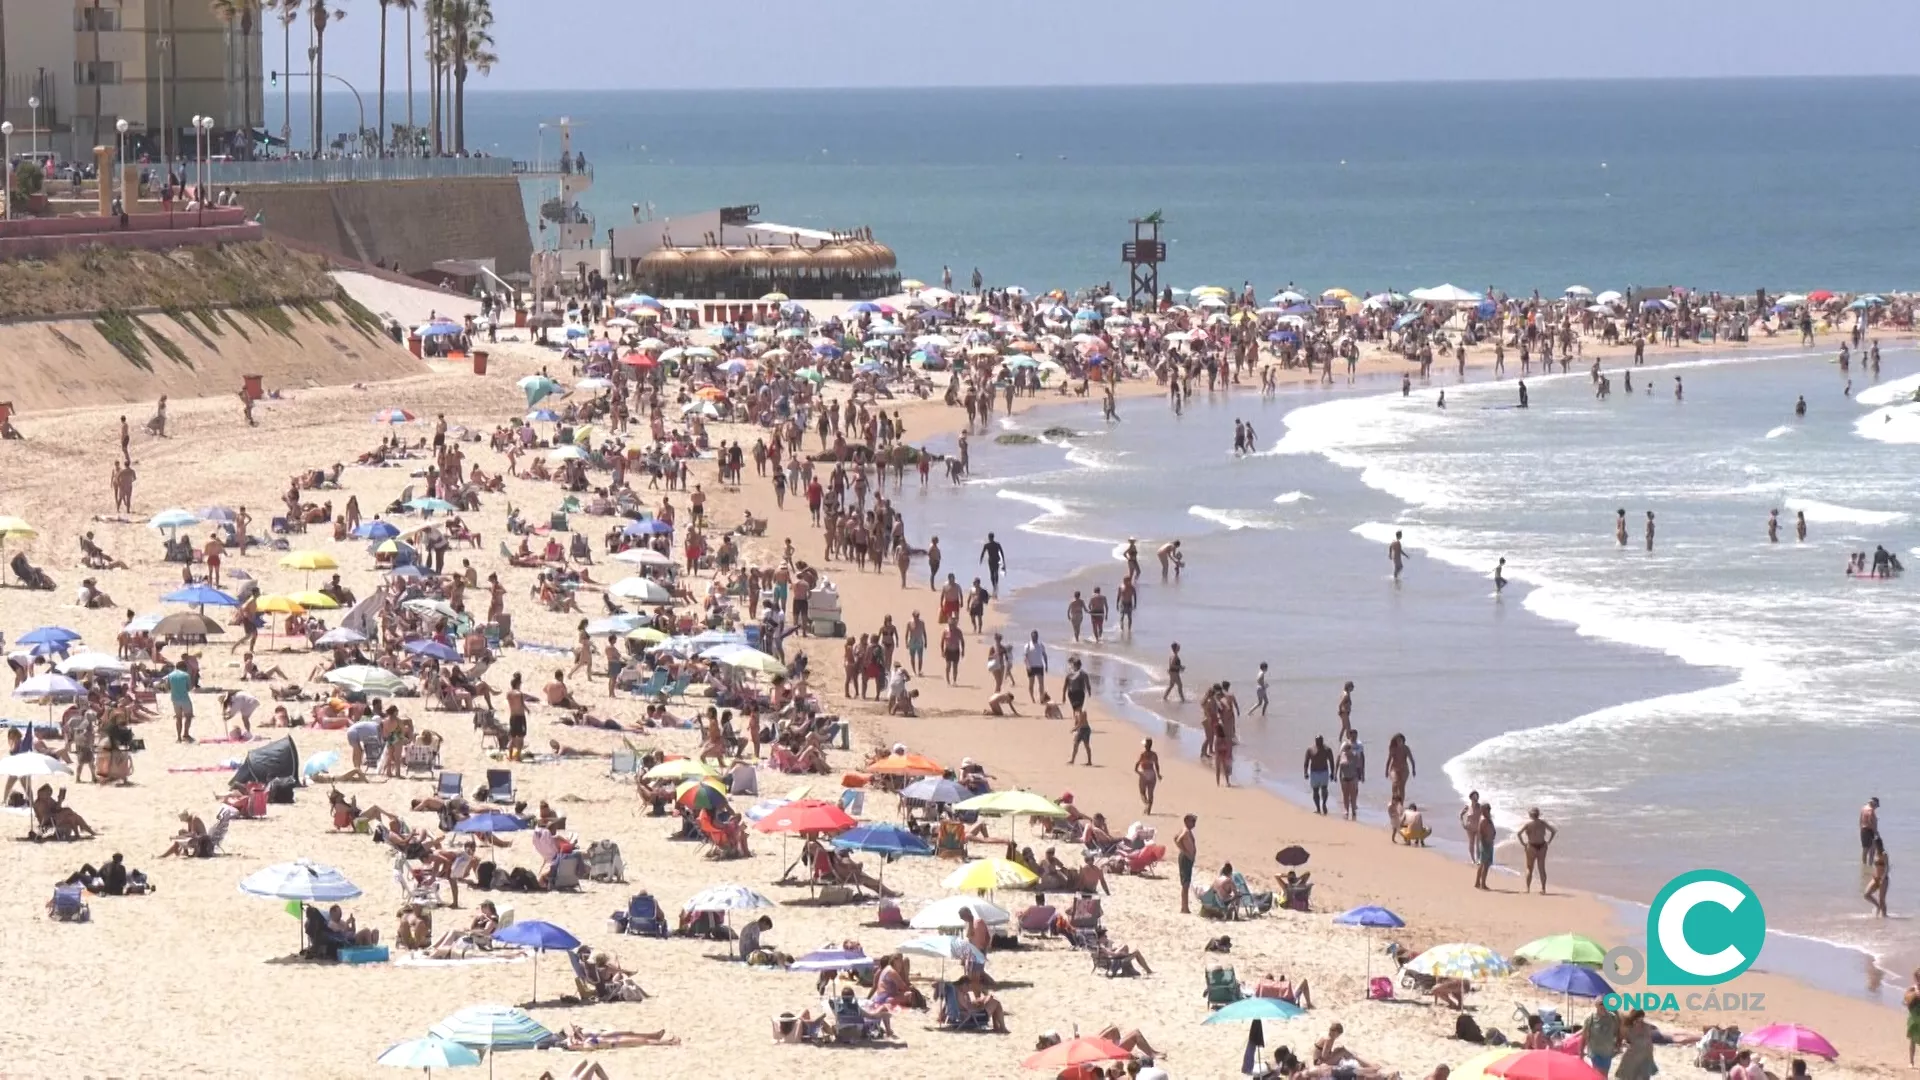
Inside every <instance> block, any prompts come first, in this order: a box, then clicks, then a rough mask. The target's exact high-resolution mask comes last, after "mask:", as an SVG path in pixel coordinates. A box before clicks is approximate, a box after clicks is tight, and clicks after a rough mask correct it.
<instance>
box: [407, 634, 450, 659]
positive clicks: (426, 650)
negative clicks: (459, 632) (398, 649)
mask: <svg viewBox="0 0 1920 1080" xmlns="http://www.w3.org/2000/svg"><path fill="white" fill-rule="evenodd" d="M403 647H404V648H405V649H406V650H407V651H408V652H410V653H412V654H413V655H415V656H427V657H431V658H433V659H435V660H443V661H445V662H447V663H449V664H456V663H459V662H460V652H459V650H457V649H455V648H454V647H453V646H451V645H443V644H441V643H440V642H438V641H434V640H433V639H431V638H422V639H420V640H418V641H409V642H407V643H406V645H405V646H403Z"/></svg>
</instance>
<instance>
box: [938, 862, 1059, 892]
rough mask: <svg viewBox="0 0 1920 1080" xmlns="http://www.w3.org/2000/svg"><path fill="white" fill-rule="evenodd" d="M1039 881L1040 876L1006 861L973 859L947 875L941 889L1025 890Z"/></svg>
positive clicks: (977, 890) (976, 890)
mask: <svg viewBox="0 0 1920 1080" xmlns="http://www.w3.org/2000/svg"><path fill="white" fill-rule="evenodd" d="M1039 880H1040V875H1038V874H1036V873H1034V872H1033V871H1031V870H1029V869H1027V868H1026V867H1024V866H1021V865H1020V864H1019V863H1017V862H1012V861H1010V860H1007V859H999V858H994V859H975V860H974V861H972V862H970V863H968V864H966V865H965V866H962V867H961V868H960V869H958V870H955V871H954V872H953V873H951V874H948V875H947V876H946V879H945V880H943V881H942V882H940V885H941V887H942V888H947V889H952V890H954V891H955V892H979V891H981V890H983V889H984V890H993V889H1019V888H1025V887H1026V886H1028V885H1031V884H1033V883H1034V882H1036V881H1039Z"/></svg>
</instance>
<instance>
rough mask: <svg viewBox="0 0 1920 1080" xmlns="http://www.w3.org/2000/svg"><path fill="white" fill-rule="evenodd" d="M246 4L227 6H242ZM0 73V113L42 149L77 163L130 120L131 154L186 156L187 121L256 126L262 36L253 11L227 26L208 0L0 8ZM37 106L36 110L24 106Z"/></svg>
mask: <svg viewBox="0 0 1920 1080" xmlns="http://www.w3.org/2000/svg"><path fill="white" fill-rule="evenodd" d="M246 6H247V5H246V4H244V3H241V4H236V5H235V8H236V9H238V8H243V7H246ZM0 7H4V14H3V15H0V29H3V30H4V33H5V48H4V50H3V52H4V60H5V74H4V78H0V113H3V114H4V116H5V118H6V119H7V120H10V121H12V122H13V125H14V135H13V150H14V153H16V154H17V153H20V152H21V151H22V149H23V147H22V144H21V140H22V138H23V137H25V138H27V139H28V140H30V142H33V143H38V144H39V145H40V146H41V147H42V148H43V149H44V148H49V147H50V148H52V149H53V150H54V151H55V152H57V153H60V154H62V155H65V156H69V157H85V156H87V155H88V154H89V153H90V152H91V149H90V148H91V147H93V146H95V145H107V144H112V143H114V142H115V141H116V140H117V139H118V138H119V133H118V123H119V121H121V120H123V119H124V120H125V121H126V122H127V129H128V138H129V152H130V153H140V152H144V153H147V154H149V155H151V156H152V157H155V158H160V157H163V156H168V155H169V153H170V154H171V156H174V157H181V156H188V155H191V154H192V152H193V135H192V132H191V131H190V130H189V129H190V126H191V120H192V118H193V117H195V116H211V117H213V118H214V120H215V122H216V128H215V130H216V139H217V141H218V143H219V146H218V148H217V149H216V150H215V152H216V153H225V152H228V143H229V141H230V140H231V139H232V133H234V132H238V131H244V130H245V129H246V128H248V127H253V128H261V127H264V126H265V123H264V119H263V113H264V107H265V106H264V96H263V88H262V83H263V81H264V79H265V68H263V67H262V64H261V61H262V47H261V40H262V32H263V30H264V28H265V27H264V24H265V23H266V22H267V18H266V17H265V16H263V15H262V14H261V13H259V12H257V11H256V12H255V13H254V14H253V15H252V18H251V24H252V25H251V27H250V32H248V31H249V28H248V27H247V24H246V22H245V21H240V20H236V21H235V22H234V23H232V24H231V25H229V24H228V23H227V22H226V21H225V20H224V19H222V18H221V17H220V15H218V14H216V12H215V6H214V5H213V4H212V3H210V2H209V0H24V2H21V0H0ZM34 100H38V101H39V102H40V104H39V106H38V107H37V108H35V107H34V106H33V105H31V102H32V101H34Z"/></svg>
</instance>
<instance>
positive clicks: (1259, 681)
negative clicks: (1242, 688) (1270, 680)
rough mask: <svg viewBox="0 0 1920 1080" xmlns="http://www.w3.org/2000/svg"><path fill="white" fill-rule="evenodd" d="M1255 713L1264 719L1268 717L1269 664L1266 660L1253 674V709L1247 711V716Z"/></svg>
mask: <svg viewBox="0 0 1920 1080" xmlns="http://www.w3.org/2000/svg"><path fill="white" fill-rule="evenodd" d="M1254 713H1259V714H1260V715H1261V716H1263V717H1264V716H1266V715H1267V662H1266V661H1265V660H1262V661H1260V670H1259V671H1256V672H1254V674H1253V708H1251V709H1249V710H1247V715H1249V716H1251V715H1253V714H1254Z"/></svg>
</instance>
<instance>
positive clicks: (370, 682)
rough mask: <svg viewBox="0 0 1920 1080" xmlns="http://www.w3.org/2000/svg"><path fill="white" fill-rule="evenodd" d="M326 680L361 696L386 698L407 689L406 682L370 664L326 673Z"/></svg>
mask: <svg viewBox="0 0 1920 1080" xmlns="http://www.w3.org/2000/svg"><path fill="white" fill-rule="evenodd" d="M326 680H327V681H328V682H330V683H332V684H333V685H335V686H338V687H341V688H343V689H346V690H352V691H355V692H357V693H362V694H382V695H386V696H388V697H391V696H393V695H394V694H398V693H400V692H401V691H403V690H405V689H406V688H407V684H406V681H405V680H404V679H402V678H400V676H398V675H395V674H394V673H393V672H391V671H388V670H387V669H386V668H382V667H374V666H372V665H370V664H350V665H348V666H347V667H343V668H335V669H334V670H332V671H329V672H327V674H326Z"/></svg>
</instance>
